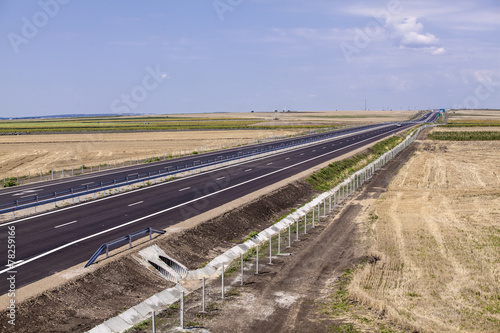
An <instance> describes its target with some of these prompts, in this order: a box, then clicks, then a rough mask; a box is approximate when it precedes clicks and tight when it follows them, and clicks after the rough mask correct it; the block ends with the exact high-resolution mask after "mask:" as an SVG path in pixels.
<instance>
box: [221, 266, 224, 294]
mask: <svg viewBox="0 0 500 333" xmlns="http://www.w3.org/2000/svg"><path fill="white" fill-rule="evenodd" d="M221 291H222V299H224V265H222V288H221Z"/></svg>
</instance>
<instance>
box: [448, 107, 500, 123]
mask: <svg viewBox="0 0 500 333" xmlns="http://www.w3.org/2000/svg"><path fill="white" fill-rule="evenodd" d="M448 116H449V119H455V120H460V121H464V122H465V121H472V122H474V121H475V122H483V121H487V120H496V121H500V110H468V109H467V110H450V112H449V115H448Z"/></svg>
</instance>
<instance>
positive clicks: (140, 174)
mask: <svg viewBox="0 0 500 333" xmlns="http://www.w3.org/2000/svg"><path fill="white" fill-rule="evenodd" d="M381 126H385V125H384V124H381V125H380V124H377V125H369V126H361V127H356V128H346V129H341V130H336V131H330V132H324V133H316V134H309V135H306V136H301V137H300V138H289V139H283V140H277V141H273V142H268V143H261V144H255V145H249V146H245V147H239V148H233V149H226V150H221V151H215V152H210V153H204V154H197V155H192V156H187V157H183V158H176V159H169V160H165V161H161V162H155V163H147V164H142V163H141V164H139V165H131V166H127V167H120V168H117V169H110V170H102V171H100V172H93V173H88V174H84V175H80V176H75V177H69V178H62V179H55V180H51V181H44V182H34V183H33V184H27V185H22V186H15V187H10V188H5V189H2V190H0V209H4V208H10V207H15V206H17V205H23V204H29V203H35V202H37V200H39V201H42V200H44V199H48V198H52V197H54V193H59V196H61V194H62V193H68V191H71V189H74V190H75V191H74V193H78V192H83V191H86V190H92V189H99V188H100V186H101V183H103V184H113V182H114V180H117V183H120V182H126V181H128V180H131V181H132V180H137V179H141V178H144V177H148V176H149V175H156V174H158V173H159V172H161V173H165V172H168V171H171V172H173V171H174V170H182V169H184V168H186V167H193V166H199V165H206V164H207V163H214V162H216V161H226V160H228V159H231V158H235V157H237V156H244V155H247V154H252V153H254V154H256V153H258V152H265V151H269V150H273V149H275V148H277V147H285V146H288V145H292V144H297V143H300V142H303V143H306V142H308V141H311V140H320V139H325V138H329V137H334V136H339V135H346V134H351V133H356V132H360V131H364V130H367V129H371V128H377V127H381Z"/></svg>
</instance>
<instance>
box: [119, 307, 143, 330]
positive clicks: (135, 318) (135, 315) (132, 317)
mask: <svg viewBox="0 0 500 333" xmlns="http://www.w3.org/2000/svg"><path fill="white" fill-rule="evenodd" d="M118 317H120V318H121V319H123V320H124V321H125V322H126V323H127V324H129V325H132V326H134V325H135V324H137V323H140V322H141V321H142V320H143V319H142V318H143V317H142V316H141V314H140V313H139V312H137V311H136V310H135V309H134V308H130V309H128V310H127V311H125V312H123V313H120V314H119V315H118Z"/></svg>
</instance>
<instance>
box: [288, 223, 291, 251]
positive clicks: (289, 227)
mask: <svg viewBox="0 0 500 333" xmlns="http://www.w3.org/2000/svg"><path fill="white" fill-rule="evenodd" d="M291 238H292V225H291V224H289V225H288V247H290V246H291V245H292V244H291V242H292V240H291Z"/></svg>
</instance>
